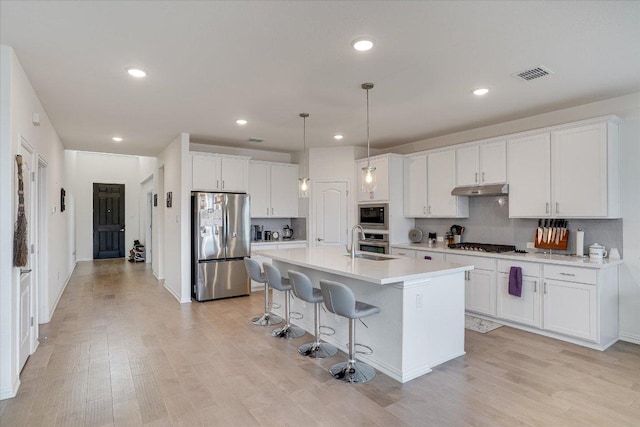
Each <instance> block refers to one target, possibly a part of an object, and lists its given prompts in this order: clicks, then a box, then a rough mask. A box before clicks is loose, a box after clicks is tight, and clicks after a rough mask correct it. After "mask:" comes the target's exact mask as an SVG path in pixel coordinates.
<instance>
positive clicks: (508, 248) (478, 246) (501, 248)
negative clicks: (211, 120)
mask: <svg viewBox="0 0 640 427" xmlns="http://www.w3.org/2000/svg"><path fill="white" fill-rule="evenodd" d="M449 248H450V249H461V250H464V251H476V252H493V253H500V252H513V251H515V250H516V247H515V246H513V245H494V244H491V243H471V242H464V243H454V244H451V245H449Z"/></svg>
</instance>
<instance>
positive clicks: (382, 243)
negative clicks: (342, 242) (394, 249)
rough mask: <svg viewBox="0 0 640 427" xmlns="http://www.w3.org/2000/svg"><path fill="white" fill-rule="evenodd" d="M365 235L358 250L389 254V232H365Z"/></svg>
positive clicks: (359, 242)
mask: <svg viewBox="0 0 640 427" xmlns="http://www.w3.org/2000/svg"><path fill="white" fill-rule="evenodd" d="M364 237H365V239H364V240H359V241H358V250H360V251H361V252H375V253H377V254H389V252H390V251H389V234H387V233H366V232H365V233H364Z"/></svg>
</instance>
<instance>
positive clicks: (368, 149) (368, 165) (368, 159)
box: [367, 89, 371, 167]
mask: <svg viewBox="0 0 640 427" xmlns="http://www.w3.org/2000/svg"><path fill="white" fill-rule="evenodd" d="M367 167H371V154H370V148H369V89H367Z"/></svg>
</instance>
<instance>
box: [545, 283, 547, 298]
mask: <svg viewBox="0 0 640 427" xmlns="http://www.w3.org/2000/svg"><path fill="white" fill-rule="evenodd" d="M544 293H545V295H546V293H547V282H544Z"/></svg>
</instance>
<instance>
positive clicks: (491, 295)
mask: <svg viewBox="0 0 640 427" xmlns="http://www.w3.org/2000/svg"><path fill="white" fill-rule="evenodd" d="M446 260H447V262H455V263H459V264H473V266H474V270H471V271H467V272H466V273H465V277H464V278H465V286H464V289H465V292H464V306H465V309H466V310H467V311H471V312H474V313H479V314H484V315H487V316H493V317H495V315H496V261H495V260H494V259H490V258H481V257H473V256H468V255H449V254H447V256H446Z"/></svg>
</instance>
